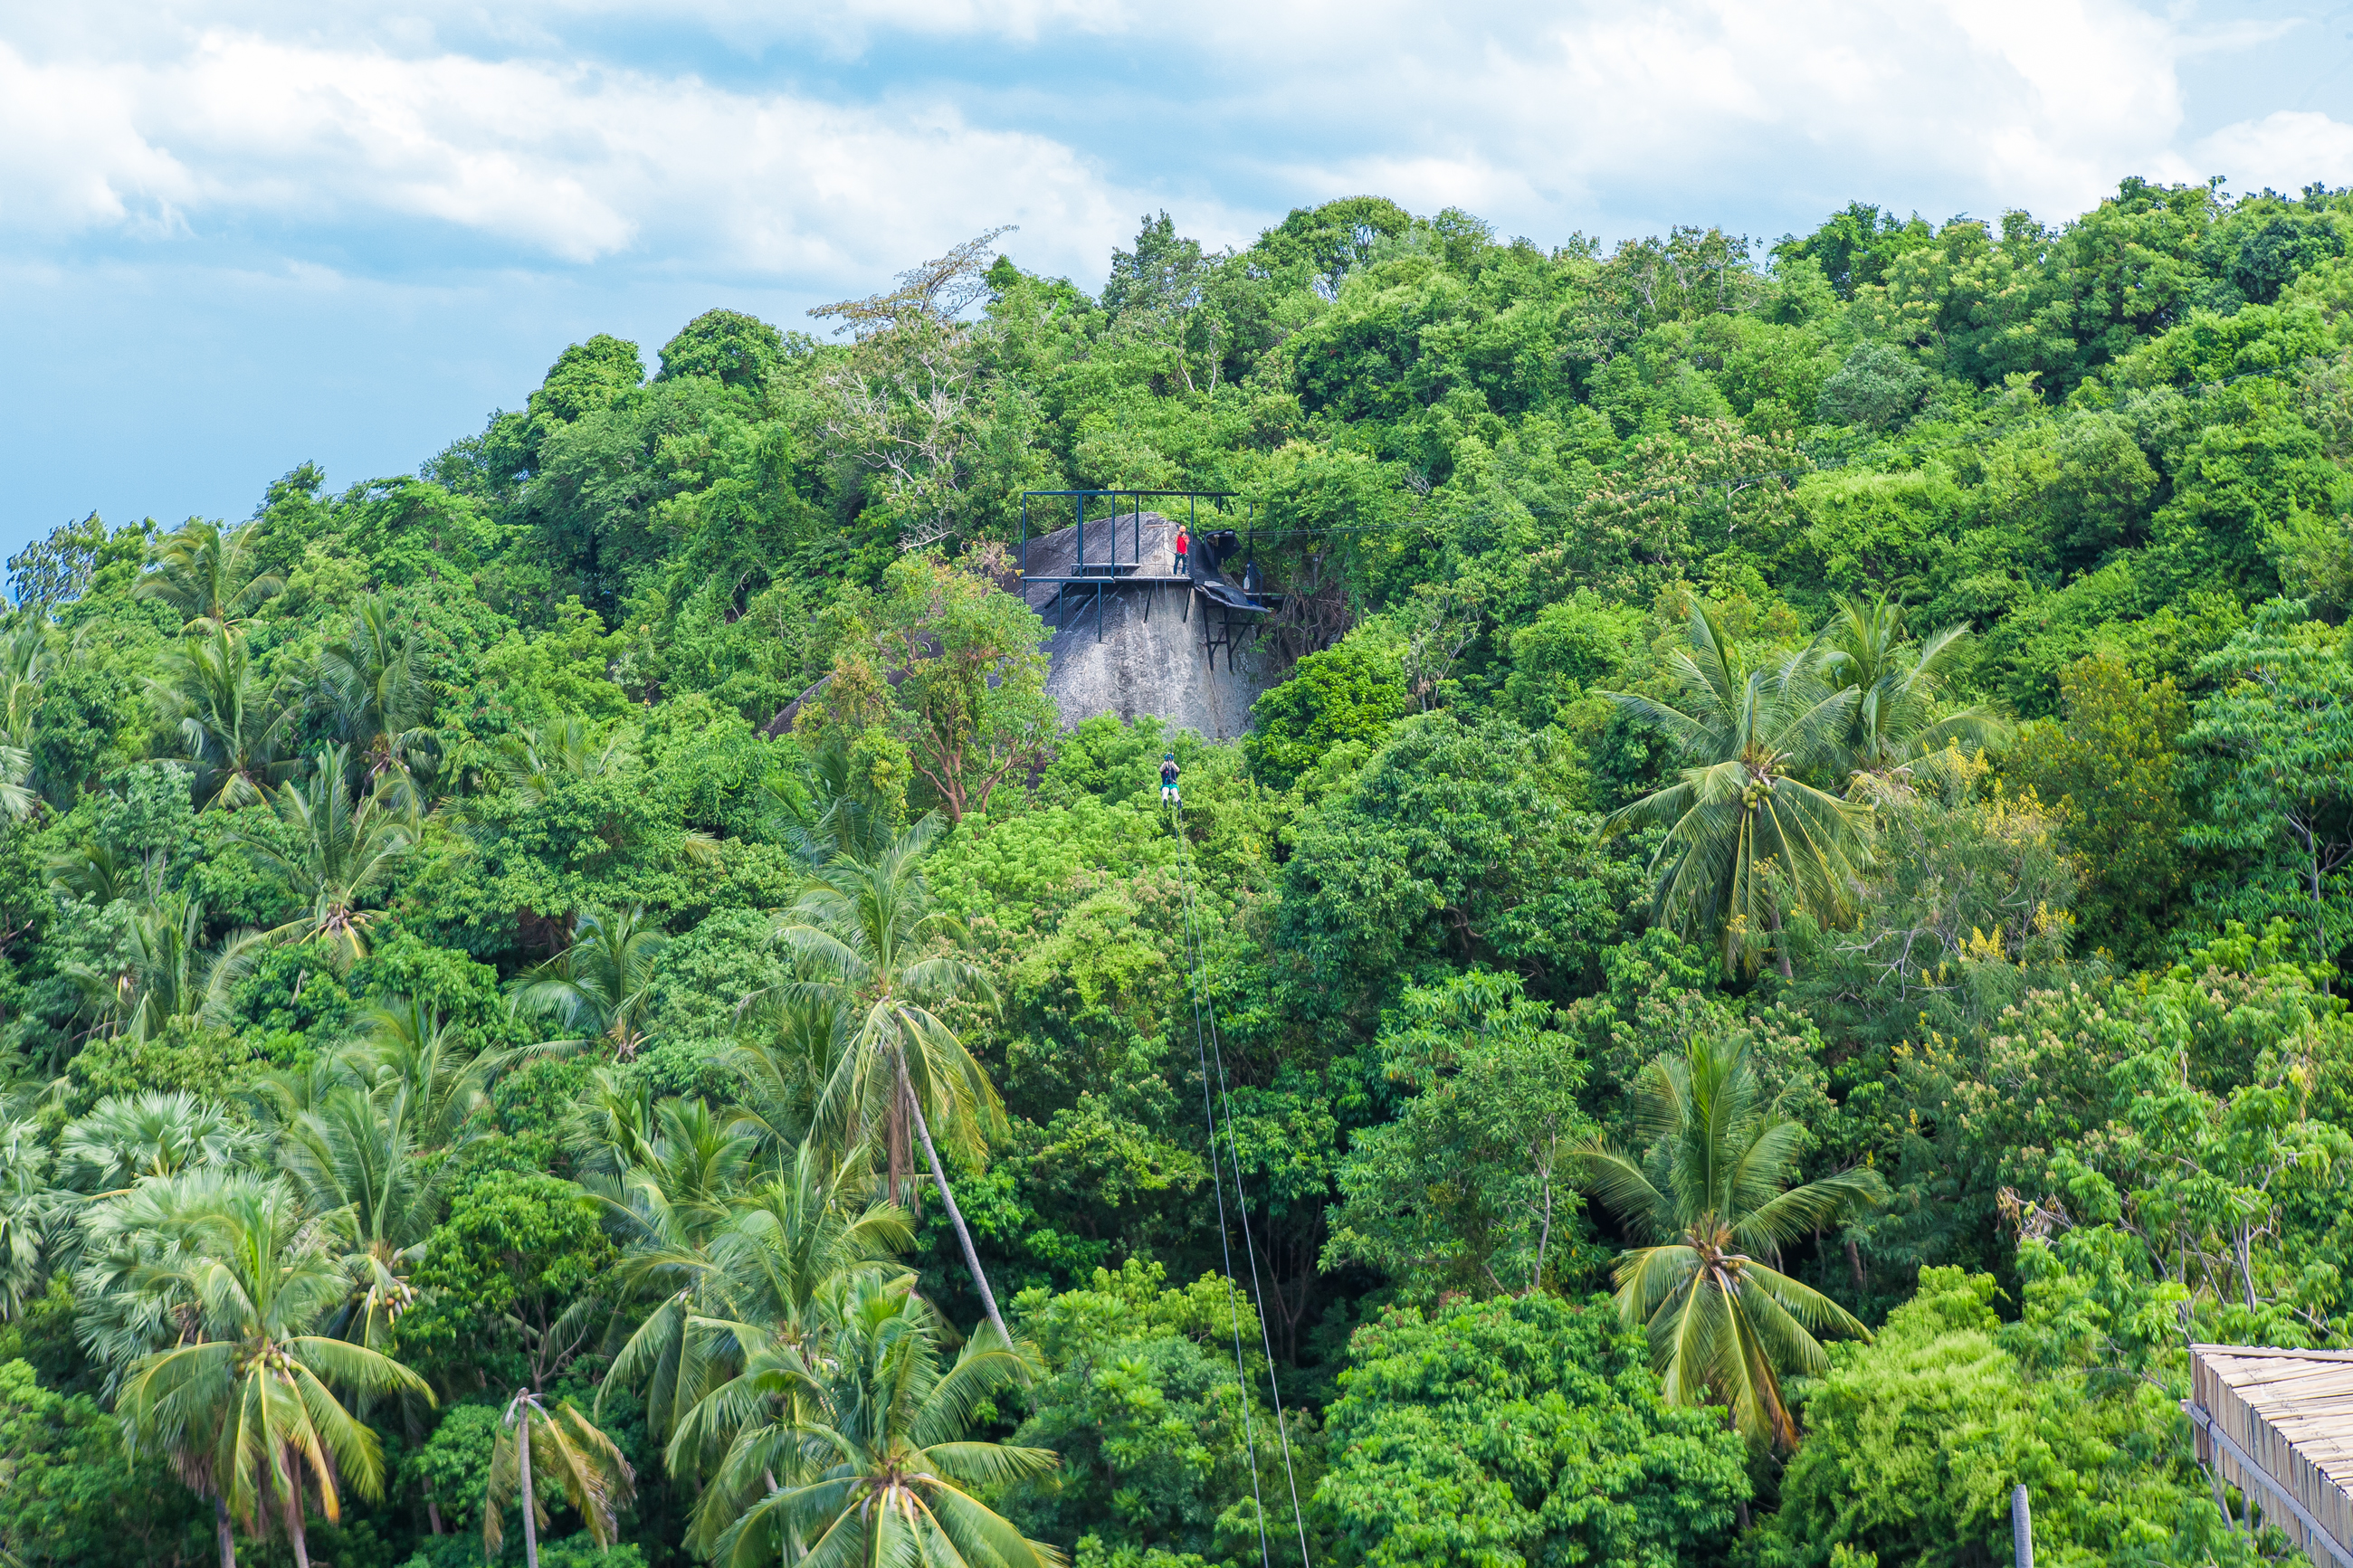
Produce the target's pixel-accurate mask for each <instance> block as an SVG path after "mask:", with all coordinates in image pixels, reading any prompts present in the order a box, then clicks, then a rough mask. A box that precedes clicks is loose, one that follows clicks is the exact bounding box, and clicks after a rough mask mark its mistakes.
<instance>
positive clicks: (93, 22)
mask: <svg viewBox="0 0 2353 1568" xmlns="http://www.w3.org/2000/svg"><path fill="white" fill-rule="evenodd" d="M2129 174H2140V175H2144V176H2147V177H2149V178H2153V179H2161V180H2168V181H2173V180H2203V179H2206V178H2209V177H2211V176H2216V175H2220V176H2221V177H2222V178H2223V180H2224V182H2225V185H2226V188H2228V189H2229V190H2232V191H2248V190H2255V189H2259V188H2261V187H2263V186H2264V185H2271V186H2274V187H2275V188H2278V189H2281V190H2290V191H2292V190H2295V189H2297V188H2299V187H2301V186H2303V185H2305V184H2309V183H2311V182H2313V181H2316V180H2317V181H2323V182H2326V183H2327V184H2332V185H2347V184H2353V4H2348V5H2331V4H2320V3H2314V4H2298V3H2292V0H2242V3H2239V4H2227V5H2226V4H2220V3H2213V0H2178V3H2176V4H2171V5H2150V4H2143V5H2135V4H2129V3H2127V0H1882V3H1879V4H1869V3H1862V0H1661V3H1656V4H1648V5H1645V4H1640V3H1637V0H1560V3H1555V4H1544V3H1541V0H1509V3H1489V0H1456V3H1455V4H1453V5H1447V6H1443V7H1440V6H1433V5H1428V4H1426V3H1422V4H1405V3H1401V0H1348V3H1347V4H1338V3H1327V0H1306V3H1298V4H1286V3H1285V0H1189V3H1188V4H1186V5H1168V4H1165V3H1164V4H1146V3H1145V0H846V3H844V4H840V5H830V6H822V7H818V6H804V5H794V4H791V3H790V0H673V3H670V4H665V5H655V4H648V3H644V0H502V3H501V4H500V5H497V6H495V7H492V6H489V5H480V4H473V3H467V0H406V3H393V4H379V3H376V0H338V3H337V4H336V5H331V6H325V5H318V4H317V3H316V0H300V3H297V0H208V3H202V0H137V3H136V4H133V3H131V0H72V3H62V0H47V3H35V0H0V480H4V481H5V482H0V552H5V553H14V552H16V551H17V550H18V549H20V548H21V547H22V546H23V545H24V544H25V543H26V542H28V541H30V540H33V539H36V538H38V537H40V536H42V535H43V534H46V533H47V531H50V530H51V529H53V528H56V527H58V526H59V525H60V524H63V523H65V522H67V521H71V520H73V519H75V518H79V517H81V516H83V515H85V514H87V513H89V512H90V511H93V510H95V511H97V512H99V513H100V515H102V516H103V517H105V518H106V519H107V520H108V521H111V522H117V523H120V522H125V521H136V520H137V519H139V518H141V517H153V518H156V519H158V520H159V521H164V522H165V523H167V524H168V523H173V522H176V521H179V520H181V519H183V518H185V517H188V516H191V515H199V516H206V517H216V518H224V519H236V518H242V517H244V516H247V515H248V514H249V513H250V512H251V511H252V510H253V509H254V506H255V504H256V503H257V502H258V501H259V498H260V496H261V493H262V491H263V489H264V488H265V487H266V486H267V485H268V484H269V481H270V480H271V479H275V478H277V477H278V476H279V475H280V474H283V473H285V472H286V471H288V470H289V469H290V468H294V467H295V466H296V465H298V464H300V463H301V462H304V461H312V460H314V461H317V462H318V463H320V464H321V465H322V466H323V467H324V468H325V469H326V471H327V473H328V476H329V480H330V483H331V484H332V485H334V486H335V487H336V488H341V487H342V486H343V485H346V484H350V483H353V482H355V481H359V480H364V479H373V478H378V477H385V476H389V475H393V474H398V473H403V472H406V471H410V470H412V469H414V468H415V467H416V466H417V464H418V463H419V462H420V461H422V460H423V459H424V458H427V457H428V456H429V455H431V454H432V453H433V452H435V451H438V449H440V448H441V447H444V446H446V445H448V443H449V442H450V441H452V440H454V439H456V438H458V437H462V436H465V435H468V434H470V433H472V432H474V431H477V430H479V429H480V427H481V426H482V424H483V422H484V421H485V419H486V418H487V417H488V416H489V415H490V413H491V411H492V410H493V409H496V408H500V407H514V406H518V405H521V403H522V400H523V398H524V397H525V396H526V395H528V394H529V393H530V391H531V389H532V388H533V386H535V385H537V384H538V382H539V380H540V378H541V376H542V375H543V374H545V371H546V367H547V366H548V364H549V363H551V362H552V361H553V360H554V358H555V356H556V354H557V353H560V352H562V350H563V348H564V347H565V344H567V343H570V342H579V341H582V340H583V339H585V338H586V337H587V336H588V335H589V334H591V333H593V332H597V331H609V332H614V333H617V334H619V335H622V336H625V337H628V338H631V339H633V340H635V341H636V342H638V343H639V344H640V345H641V347H642V348H643V350H644V352H645V354H646V358H647V360H648V362H649V364H650V363H652V362H653V360H654V357H655V355H656V354H657V353H658V352H659V348H660V345H661V344H662V342H665V341H666V340H667V339H668V338H669V337H670V335H671V333H673V332H674V331H677V329H678V328H679V327H680V326H681V325H682V324H684V323H685V322H686V321H688V320H690V319H691V318H692V317H693V316H694V315H696V314H698V313H699V312H701V311H702V310H707V309H710V308H712V307H713V306H726V307H729V308H732V309H736V310H751V311H754V312H755V313H757V314H759V315H762V316H764V317H765V318H766V319H768V320H770V321H775V322H776V323H777V324H779V325H780V326H784V327H787V328H791V327H809V326H812V325H814V323H810V322H808V321H806V319H805V316H804V312H805V311H806V310H807V308H808V307H809V306H811V305H813V304H818V303H821V302H824V301H827V300H836V299H840V298H844V297H849V296H854V295H861V294H866V293H870V292H872V291H874V290H875V289H879V288H881V287H884V286H886V285H887V284H888V283H889V281H890V279H891V277H892V274H894V273H896V272H898V271H900V270H901V269H902V268H907V267H910V266H912V265H913V264H915V263H916V262H919V261H921V260H923V259H924V258H929V257H933V256H937V255H939V254H941V253H942V252H943V251H944V250H945V249H947V248H948V247H950V246H952V245H954V244H955V243H956V242H957V241H959V240H962V239H965V238H966V237H970V236H972V235H974V234H976V233H979V232H980V231H982V230H984V229H987V228H991V227H994V226H997V225H1000V224H1015V225H1018V230H1017V231H1016V232H1014V233H1012V234H1009V235H1008V236H1007V237H1005V239H1004V240H1003V241H1002V245H1003V247H1004V248H1005V249H1006V251H1007V252H1008V254H1010V255H1011V256H1012V258H1014V259H1015V260H1016V261H1017V262H1018V263H1020V264H1021V265H1022V266H1024V267H1026V268H1031V269H1033V270H1037V271H1041V272H1047V273H1051V274H1056V275H1060V276H1065V277H1069V278H1071V279H1073V280H1074V281H1076V282H1078V283H1080V284H1081V285H1082V286H1083V287H1085V288H1087V289H1090V290H1092V289H1099V288H1100V287H1101V286H1102V282H1103V277H1104V275H1105V273H1106V272H1107V270H1108V267H1109V261H1110V256H1111V252H1112V250H1113V247H1116V246H1120V245H1122V244H1124V243H1128V242H1131V241H1132V239H1133V237H1134V233H1135V230H1136V228H1137V226H1138V223H1139V219H1140V217H1141V216H1142V215H1145V214H1146V213H1152V212H1157V211H1160V210H1163V209H1166V211H1167V212H1169V213H1170V214H1171V215H1173V216H1175V218H1176V223H1177V226H1178V227H1179V229H1180V230H1181V231H1182V232H1184V233H1187V234H1189V235H1191V236H1193V237H1197V238H1199V239H1201V240H1203V241H1204V242H1206V243H1208V244H1210V245H1212V246H1218V245H1226V244H1245V243H1247V242H1248V241H1249V239H1250V237H1252V236H1253V235H1254V234H1256V233H1257V232H1258V230H1260V229H1261V228H1262V227H1264V226H1267V225H1269V224H1271V223H1274V222H1278V221H1280V220H1281V218H1282V215H1283V214H1284V213H1285V212H1286V211H1288V210H1289V209H1291V208H1292V207H1294V206H1301V205H1311V204H1314V203H1315V202H1319V201H1324V200H1329V199H1331V198H1334V197H1337V196H1345V195H1363V194H1377V195H1387V196H1389V197H1391V198H1393V199H1395V200H1397V201H1398V202H1400V203H1401V204H1403V205H1406V206H1407V207H1409V208H1410V209H1412V210H1414V211H1416V212H1421V213H1432V212H1436V211H1438V210H1439V209H1440V208H1442V207H1447V206H1459V207H1463V208H1467V209H1469V210H1470V211H1472V212H1473V213H1476V214H1477V215H1479V216H1482V217H1483V218H1485V219H1486V220H1487V221H1489V222H1490V223H1492V224H1493V226H1495V228H1496V229H1497V230H1498V231H1499V232H1500V233H1501V234H1503V235H1504V236H1521V235H1524V236H1526V237H1529V238H1531V239H1533V240H1535V241H1536V242H1537V243H1538V244H1539V245H1542V246H1546V247H1551V246H1554V245H1557V244H1559V243H1561V242H1562V241H1564V240H1566V239H1567V237H1569V236H1570V235H1572V234H1574V233H1577V232H1583V233H1586V234H1588V235H1592V236H1595V237H1599V238H1600V239H1601V240H1603V241H1604V242H1605V243H1609V244H1614V243H1615V242H1617V241H1619V240H1621V239H1626V238H1630V237H1641V236H1643V235H1647V234H1651V233H1657V232H1662V231H1663V230H1664V229H1665V228H1666V227H1667V226H1669V225H1672V224H1675V223H1697V224H1710V223H1714V224H1721V225H1723V226H1725V227H1726V228H1727V229H1731V230H1733V231H1736V232H1739V233H1745V234H1749V235H1753V236H1757V237H1760V238H1764V239H1771V238H1776V237H1779V236H1781V235H1783V234H1786V233H1790V232H1803V231H1805V230H1807V229H1810V227H1812V226H1814V225H1815V224H1817V223H1819V222H1820V221H1821V219H1822V218H1823V217H1824V216H1826V215H1828V214H1829V213H1830V212H1831V211H1832V210H1834V209H1836V208H1838V207H1840V206H1842V205H1845V204H1846V203H1847V202H1849V201H1851V200H1862V201H1869V202H1875V203H1878V204H1880V205H1884V206H1889V207H1892V208H1894V209H1896V210H1898V211H1900V212H1905V213H1910V212H1914V211H1917V212H1919V213H1920V214H1922V215H1923V216H1927V217H1929V218H1931V219H1934V220H1936V221H1937V222H1939V223H1941V222H1943V221H1945V220H1947V219H1948V218H1951V217H1954V216H1962V215H1971V216H1980V217H1989V218H1990V217H1996V216H1999V215H2000V213H2002V212H2004V211H2006V210H2009V209H2011V208H2017V207H2024V208H2026V209H2028V210H2029V211H2031V212H2032V213H2034V214H2035V215H2036V216H2038V217H2042V218H2043V219H2045V220H2046V221H2052V220H2057V219H2063V218H2064V217H2066V216H2071V215H2073V214H2074V213H2076V212H2079V211H2081V210H2083V209H2084V208H2085V207H2087V206H2090V205H2093V204H2094V203H2095V202H2096V201H2097V200H2098V199H2099V198H2100V196H2101V195H2103V194H2105V193H2106V192H2109V191H2112V190H2113V189H2114V188H2115V186H2116V182H2117V181H2118V180H2119V179H2121V178H2123V177H2124V176H2126V175H2129Z"/></svg>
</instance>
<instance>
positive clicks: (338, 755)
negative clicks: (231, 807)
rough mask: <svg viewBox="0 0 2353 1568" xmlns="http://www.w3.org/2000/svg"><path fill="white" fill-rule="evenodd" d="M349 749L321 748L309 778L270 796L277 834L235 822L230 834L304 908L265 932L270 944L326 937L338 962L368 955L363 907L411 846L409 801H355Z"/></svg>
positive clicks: (415, 830) (378, 797) (415, 828)
mask: <svg viewBox="0 0 2353 1568" xmlns="http://www.w3.org/2000/svg"><path fill="white" fill-rule="evenodd" d="M349 762H350V752H348V751H346V750H345V749H344V748H343V747H341V746H325V747H322V748H321V749H320V752H319V757H318V761H317V763H316V764H315V765H314V766H313V767H312V768H311V777H310V779H309V780H308V781H307V782H306V783H305V784H302V785H301V786H300V787H299V788H298V787H296V786H295V785H292V784H289V785H287V786H286V787H285V788H284V789H281V790H279V791H278V792H277V793H276V794H274V795H271V796H270V797H269V804H270V806H271V808H272V810H273V812H274V813H275V815H276V819H277V820H276V827H277V831H276V832H271V831H269V830H268V829H266V828H263V827H258V826H248V825H246V824H245V823H243V822H239V823H237V825H235V826H232V828H231V829H230V836H231V837H234V838H235V839H237V841H238V842H239V843H241V844H243V845H244V846H245V847H247V848H248V849H250V850H252V851H253V853H254V854H255V855H256V856H258V857H259V858H260V859H261V861H262V862H263V863H264V864H265V865H267V866H269V867H270V868H273V869H274V870H276V871H277V873H278V875H279V877H280V879H281V880H282V881H283V883H284V885H285V888H286V891H287V894H288V896H289V897H290V898H291V899H292V900H294V901H295V902H296V903H297V904H299V905H301V906H303V908H302V912H301V914H298V915H296V916H295V917H294V918H293V919H292V920H290V921H287V922H286V923H285V924H284V925H281V926H279V927H277V928H276V929H274V930H272V931H270V932H269V937H270V939H271V940H272V941H274V942H311V941H324V942H327V943H328V945H329V949H330V952H332V954H333V956H334V957H335V958H336V959H337V960H338V961H339V962H342V963H351V962H352V961H353V960H356V959H362V958H365V957H366V956H367V951H368V947H367V929H368V927H369V926H370V925H372V924H373V923H375V914H374V912H373V911H371V910H366V909H364V908H362V907H361V905H362V901H363V900H365V899H366V898H367V897H368V895H369V894H371V893H373V892H375V890H376V889H378V888H379V887H381V886H383V884H384V883H385V882H386V881H388V880H389V879H391V877H392V873H393V872H394V870H395V869H396V868H398V866H399V865H400V862H401V861H402V860H403V859H405V858H406V857H407V856H408V853H409V852H410V851H411V850H413V849H415V848H416V847H417V841H418V838H419V836H420V824H419V823H418V821H417V813H416V809H415V807H414V805H413V804H406V803H400V802H396V801H395V800H394V799H393V798H392V796H391V795H388V794H386V793H385V792H382V791H379V792H377V793H376V794H374V795H362V796H360V797H358V798H357V799H354V798H353V795H352V788H351V780H350V777H349Z"/></svg>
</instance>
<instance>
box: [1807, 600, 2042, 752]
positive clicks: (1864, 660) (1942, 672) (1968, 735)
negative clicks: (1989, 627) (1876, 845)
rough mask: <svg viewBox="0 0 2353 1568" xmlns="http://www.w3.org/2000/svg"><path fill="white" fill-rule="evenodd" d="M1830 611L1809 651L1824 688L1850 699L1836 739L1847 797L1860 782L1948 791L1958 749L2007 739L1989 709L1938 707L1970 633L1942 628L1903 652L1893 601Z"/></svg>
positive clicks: (1900, 620)
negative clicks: (1851, 707)
mask: <svg viewBox="0 0 2353 1568" xmlns="http://www.w3.org/2000/svg"><path fill="white" fill-rule="evenodd" d="M1837 605H1838V608H1837V611H1836V612H1835V613H1834V614H1833V615H1832V616H1831V621H1830V624H1829V625H1828V626H1824V627H1823V628H1822V630H1821V634H1820V636H1819V637H1815V639H1814V648H1815V651H1816V652H1817V653H1818V654H1819V655H1820V658H1821V660H1822V671H1823V674H1824V675H1825V676H1826V677H1827V678H1828V679H1829V681H1830V683H1831V685H1832V686H1833V687H1835V688H1838V689H1841V690H1847V689H1851V690H1852V691H1853V692H1854V693H1855V694H1856V697H1855V705H1854V710H1853V714H1852V717H1851V718H1850V719H1849V720H1848V722H1847V730H1846V733H1845V735H1844V736H1843V737H1842V738H1841V743H1842V744H1843V746H1844V748H1845V751H1846V756H1845V758H1844V759H1843V766H1844V768H1845V770H1846V773H1847V775H1848V776H1849V778H1850V779H1851V780H1852V784H1851V785H1850V789H1849V793H1851V794H1852V793H1853V792H1854V790H1855V788H1856V787H1857V786H1861V785H1862V784H1863V783H1864V781H1865V780H1866V779H1869V780H1872V781H1875V782H1877V783H1879V784H1882V785H1893V786H1898V787H1901V786H1907V785H1909V784H1912V783H1913V782H1914V781H1915V780H1923V781H1926V782H1927V783H1929V784H1933V785H1935V786H1936V787H1937V788H1938V789H1940V790H1942V789H1950V788H1951V787H1952V786H1954V785H1955V784H1958V783H1959V782H1960V771H1961V770H1960V763H1961V755H1962V749H1963V748H1965V747H1981V746H1989V745H1997V744H1999V743H2000V742H2001V741H2002V740H2003V739H2004V738H2005V737H2006V736H2007V735H2008V734H2009V732H2010V726H2009V724H2008V723H2006V722H2005V721H2003V720H2002V719H2001V718H2000V716H1999V715H1997V714H1995V713H1993V712H1992V711H1990V710H1988V709H1984V708H1978V707H1965V708H1947V707H1944V706H1943V698H1944V695H1945V692H1946V689H1947V687H1948V685H1949V684H1950V679H1951V673H1952V666H1953V665H1954V664H1956V663H1957V662H1958V660H1959V658H1960V656H1961V654H1962V653H1963V652H1964V651H1965V650H1966V649H1967V647H1968V639H1969V628H1968V626H1966V625H1954V626H1947V627H1945V628H1944V629H1943V630H1941V631H1937V632H1932V633H1930V634H1929V636H1928V637H1926V640H1924V641H1922V642H1920V643H1918V644H1916V645H1914V644H1907V643H1905V640H1904V609H1903V606H1902V605H1898V604H1897V603H1896V602H1895V601H1894V600H1893V599H1890V598H1887V597H1886V596H1884V595H1882V596H1881V597H1880V598H1878V599H1875V600H1873V601H1872V602H1870V603H1868V604H1866V603H1863V602H1862V601H1861V600H1857V599H1849V598H1846V597H1844V596H1843V595H1841V597H1840V598H1839V599H1838V601H1837Z"/></svg>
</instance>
